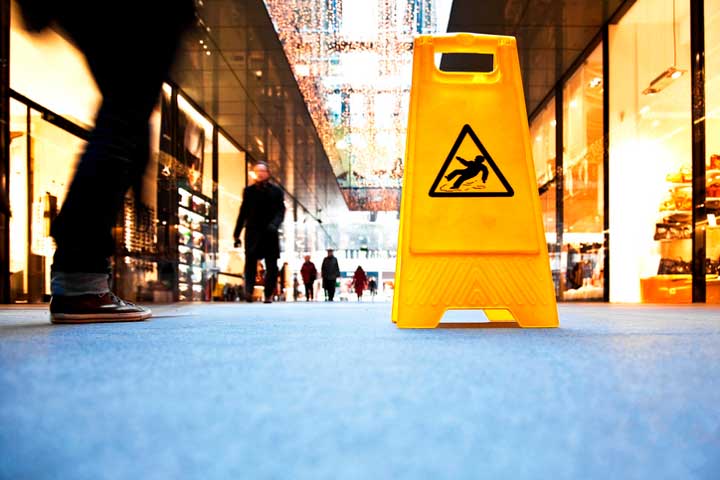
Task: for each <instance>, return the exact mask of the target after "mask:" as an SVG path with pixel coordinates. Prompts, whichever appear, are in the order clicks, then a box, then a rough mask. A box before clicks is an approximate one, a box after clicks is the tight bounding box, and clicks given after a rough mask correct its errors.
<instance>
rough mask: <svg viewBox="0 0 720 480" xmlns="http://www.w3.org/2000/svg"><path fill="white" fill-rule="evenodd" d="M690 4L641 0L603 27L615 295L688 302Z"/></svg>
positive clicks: (612, 292)
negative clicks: (607, 30)
mask: <svg viewBox="0 0 720 480" xmlns="http://www.w3.org/2000/svg"><path fill="white" fill-rule="evenodd" d="M688 8H689V2H686V1H674V2H668V1H665V0H662V1H661V0H639V1H638V2H637V3H635V5H634V6H633V7H632V8H631V9H630V10H629V11H628V13H627V14H626V15H625V16H624V17H623V18H622V20H621V21H620V22H619V23H618V24H617V25H611V26H610V45H609V47H610V86H609V88H610V112H609V113H610V167H609V168H610V172H609V174H610V178H609V188H610V204H609V208H610V211H609V215H610V218H609V220H610V245H611V250H610V262H611V264H610V275H611V279H610V289H611V290H610V300H611V301H613V302H640V301H642V302H662V303H688V302H691V301H692V288H691V285H692V277H691V263H692V248H691V245H692V239H691V236H692V225H691V216H692V212H691V210H692V169H691V166H692V149H691V148H692V145H691V141H692V132H691V110H690V80H691V79H690V74H689V73H688V72H689V70H690V21H689V10H688ZM710 46H712V45H711V44H710ZM708 136H711V135H710V133H708Z"/></svg>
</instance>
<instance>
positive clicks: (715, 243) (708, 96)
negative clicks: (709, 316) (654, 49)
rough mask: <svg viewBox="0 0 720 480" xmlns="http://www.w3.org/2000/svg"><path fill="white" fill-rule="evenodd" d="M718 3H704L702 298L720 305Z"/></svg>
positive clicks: (719, 13)
mask: <svg viewBox="0 0 720 480" xmlns="http://www.w3.org/2000/svg"><path fill="white" fill-rule="evenodd" d="M718 132H720V0H705V142H706V143H705V155H706V164H705V168H706V171H705V176H706V195H707V198H706V201H705V205H706V208H707V230H706V236H705V251H706V259H705V264H706V270H707V280H706V281H707V283H706V291H707V293H706V296H707V302H708V303H720V278H718V274H720V136H718Z"/></svg>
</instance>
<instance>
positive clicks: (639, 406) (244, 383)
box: [0, 303, 720, 480]
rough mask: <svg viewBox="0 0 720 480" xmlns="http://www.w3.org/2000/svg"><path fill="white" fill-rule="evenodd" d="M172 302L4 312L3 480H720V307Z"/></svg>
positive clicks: (0, 391) (0, 361)
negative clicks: (430, 307) (132, 309)
mask: <svg viewBox="0 0 720 480" xmlns="http://www.w3.org/2000/svg"><path fill="white" fill-rule="evenodd" d="M155 312H156V314H157V317H156V318H155V319H153V320H152V321H150V322H145V323H126V324H113V325H108V324H105V325H84V326H52V325H50V324H49V323H48V320H47V313H46V312H45V311H44V310H38V309H24V310H21V309H0V478H2V479H63V480H65V479H106V478H107V479H116V478H117V479H133V480H141V479H142V480H144V479H182V478H197V479H249V478H253V479H254V478H278V479H364V480H365V479H370V480H378V479H386V478H387V479H426V478H427V479H437V478H447V479H459V478H473V479H474V478H489V479H525V478H528V479H530V478H532V479H536V478H537V479H718V478H720V308H711V307H678V308H671V307H664V308H661V307H630V306H609V305H562V306H561V307H560V320H561V328H560V329H557V330H519V329H478V330H447V329H444V330H423V331H418V330H397V329H396V328H395V327H394V326H393V324H392V323H390V320H389V314H390V305H389V304H361V305H358V304H332V305H330V304H304V303H301V304H273V305H262V304H252V305H188V306H182V307H180V306H167V307H157V308H155Z"/></svg>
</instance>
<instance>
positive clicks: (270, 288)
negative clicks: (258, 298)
mask: <svg viewBox="0 0 720 480" xmlns="http://www.w3.org/2000/svg"><path fill="white" fill-rule="evenodd" d="M277 262H278V259H277V258H267V257H266V258H265V303H270V302H271V301H272V297H273V294H274V293H275V290H276V289H277V279H278V266H277ZM268 300H269V301H270V302H268Z"/></svg>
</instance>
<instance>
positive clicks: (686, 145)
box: [0, 0, 720, 304]
mask: <svg viewBox="0 0 720 480" xmlns="http://www.w3.org/2000/svg"><path fill="white" fill-rule="evenodd" d="M3 3H7V5H5V7H4V8H5V10H8V9H9V14H10V15H9V16H6V17H7V18H9V22H6V24H5V25H4V26H3V28H4V29H6V31H5V35H6V36H7V37H8V39H9V42H8V44H9V45H6V46H5V47H4V48H5V49H6V50H7V52H6V53H7V55H8V57H9V60H10V62H9V70H8V71H7V72H6V73H7V78H6V79H5V80H3V81H4V82H5V84H4V85H3V92H5V93H4V98H3V99H2V106H3V114H4V115H5V117H4V118H7V123H6V124H5V128H4V131H3V132H2V134H3V135H4V137H3V138H4V139H5V140H6V141H5V142H4V150H3V158H4V164H3V165H2V168H3V172H4V177H3V178H4V185H5V189H6V192H7V193H8V195H9V198H10V203H11V205H12V217H10V218H6V219H5V223H4V224H2V225H0V227H2V235H0V237H1V238H0V242H2V245H3V248H2V249H1V251H0V256H2V257H3V258H4V260H3V261H2V262H0V263H1V264H2V266H3V267H2V268H3V272H0V273H2V275H0V293H1V294H2V295H1V296H0V297H1V298H2V300H3V301H4V302H5V303H19V304H22V303H30V304H32V303H42V302H45V301H47V300H48V298H49V293H50V290H49V282H50V280H49V272H50V266H51V263H52V254H53V251H54V248H55V247H54V243H53V240H52V238H51V237H50V234H49V225H50V223H51V222H52V220H53V219H54V218H55V216H56V215H57V212H58V211H59V210H60V208H61V207H62V204H63V199H64V196H65V193H66V191H67V188H68V182H69V180H70V178H71V175H72V172H73V168H74V165H75V163H76V161H77V159H78V156H79V154H80V153H81V152H82V151H83V148H84V144H85V141H86V139H87V138H88V133H89V131H90V129H92V127H93V123H94V114H95V111H96V109H97V107H98V104H99V101H100V95H99V92H98V91H97V88H96V87H95V84H94V82H93V79H92V76H91V75H90V73H89V70H88V68H87V66H86V65H85V63H84V59H83V57H82V55H81V54H80V53H79V51H78V50H77V49H76V48H75V47H74V46H73V45H72V43H71V42H69V41H68V40H67V39H66V38H65V37H64V36H63V35H62V33H61V32H60V33H58V32H55V31H48V32H45V33H43V34H41V35H35V34H31V33H28V32H27V31H26V30H24V29H23V27H22V21H21V19H20V16H19V13H18V8H16V7H15V4H14V3H12V2H7V1H5V2H3ZM376 3H377V4H375V3H373V2H370V4H369V6H368V5H366V4H365V3H363V2H354V1H340V0H337V1H335V0H311V1H299V0H297V1H275V0H267V1H265V2H262V1H260V0H255V1H229V0H228V1H205V2H198V10H197V15H198V17H197V22H196V23H195V25H194V26H193V28H192V30H191V31H190V32H189V33H188V34H187V35H186V37H185V39H184V41H183V44H182V49H181V52H180V55H179V57H178V59H177V62H176V65H175V67H174V70H173V72H172V74H171V77H170V78H169V79H168V81H167V83H166V84H165V86H164V88H163V94H162V96H161V98H159V99H158V102H157V108H156V110H155V112H154V113H153V115H152V119H151V130H152V138H151V163H150V165H149V167H148V169H147V173H146V176H145V180H144V188H143V189H142V198H138V197H136V196H133V195H132V194H131V193H128V196H127V201H126V205H125V208H124V214H123V215H122V216H121V217H122V218H118V221H117V225H116V229H115V239H116V252H115V255H114V258H113V266H114V276H113V281H114V285H115V288H116V290H118V292H119V293H120V294H121V295H123V296H124V297H126V298H128V299H131V300H134V301H139V302H153V303H163V302H168V301H171V302H172V301H181V302H184V301H224V300H227V299H228V298H230V297H232V295H227V293H228V291H232V289H233V288H234V287H237V286H239V285H242V283H243V264H244V254H243V250H242V247H241V248H235V247H234V246H233V238H232V230H233V228H234V223H235V219H236V218H237V212H238V209H239V206H240V200H241V197H242V191H243V189H244V187H245V186H246V185H248V184H251V183H252V182H253V178H252V174H253V173H252V168H251V167H252V165H253V164H254V163H255V162H258V161H262V162H267V163H268V164H269V165H270V168H271V172H272V177H273V179H274V181H275V182H276V183H277V184H278V185H280V186H281V188H282V189H283V190H284V192H285V194H286V195H285V203H286V218H285V221H284V222H283V225H282V229H281V259H280V261H281V264H282V263H285V262H287V263H288V272H293V273H297V272H299V269H300V266H301V264H302V261H303V257H304V256H305V255H310V256H311V258H312V259H313V261H314V262H315V263H316V264H319V262H321V261H322V258H323V257H324V256H325V250H326V249H327V248H333V249H335V252H336V256H337V257H338V258H339V259H340V267H341V271H342V277H343V278H342V281H341V285H340V287H341V297H342V298H343V299H344V298H345V297H347V296H350V294H349V290H348V286H349V283H350V280H349V277H351V276H352V274H353V272H354V271H355V269H356V268H357V266H358V265H361V266H362V267H363V268H364V270H365V271H366V272H368V276H369V277H372V278H374V279H375V280H376V283H377V285H378V294H379V295H380V297H381V298H384V299H390V298H392V295H393V289H394V284H395V264H396V252H397V247H398V245H397V243H398V242H397V238H398V226H399V220H400V192H401V189H402V178H403V169H404V157H405V142H406V133H407V132H406V130H407V117H408V105H409V93H410V85H411V74H412V39H413V37H414V36H416V35H418V34H439V33H445V32H459V31H464V32H480V33H486V34H499V35H513V36H515V37H516V38H517V41H518V48H519V59H520V65H521V71H522V75H523V86H524V92H525V100H526V109H527V112H528V121H529V128H530V143H531V145H532V155H533V159H534V164H535V170H536V181H537V188H538V190H539V193H540V199H541V204H542V215H543V222H544V227H545V235H546V241H547V248H548V251H549V254H550V263H551V269H552V275H553V282H554V285H555V290H556V297H557V299H558V300H560V301H578V300H581V301H601V302H623V303H692V302H695V303H705V302H707V303H720V280H719V279H718V273H719V271H718V270H719V269H720V263H719V262H720V227H718V224H717V215H718V213H720V212H718V210H719V209H720V190H718V189H719V188H720V145H718V144H715V143H713V142H715V141H716V140H713V139H714V138H715V136H713V135H711V134H709V132H711V131H712V128H715V127H716V125H715V123H714V122H716V121H717V117H718V115H717V110H718V108H720V106H719V105H720V98H716V96H717V94H716V93H714V92H715V90H714V89H713V88H712V82H713V81H714V80H715V78H716V77H715V75H714V73H713V72H715V71H716V70H719V69H720V60H718V57H719V56H720V55H718V54H717V52H715V51H714V50H713V48H714V45H716V42H715V40H716V39H715V37H714V35H715V28H716V26H717V24H718V21H719V20H718V18H720V17H718V15H720V13H718V12H720V3H718V2H716V1H715V0H707V1H699V2H698V1H689V0H675V1H674V2H673V1H672V0H638V1H620V0H610V1H603V2H582V1H577V2H560V3H558V2H545V1H529V2H528V1H522V0H513V1H507V2H505V1H503V2H500V1H492V2H484V6H483V14H482V15H478V14H477V8H478V7H477V5H476V4H475V3H474V2H471V1H455V2H452V1H451V0H387V1H380V2H376ZM698 12H700V13H698ZM349 18H352V19H353V21H352V22H349V21H348V20H347V19H349ZM538 18H542V21H541V22H540V23H538V20H537V19H538ZM8 46H9V48H8ZM698 55H700V57H697V56H698ZM696 57H697V58H700V59H702V62H700V64H698V62H693V61H691V60H692V59H693V58H696ZM463 62H464V63H466V64H463ZM468 62H470V60H467V59H462V58H460V59H456V58H455V57H453V56H450V55H444V56H442V58H438V60H437V63H438V67H439V68H442V69H453V68H456V69H460V70H462V69H463V68H467V67H469V66H470V65H468V64H467V63H468ZM719 73H720V71H719ZM716 107H718V108H716ZM284 281H285V284H286V287H287V288H289V289H292V276H291V274H289V273H288V274H287V278H285V280H284ZM303 295H304V294H303V292H302V291H301V292H300V297H302V296H303ZM301 299H302V298H301Z"/></svg>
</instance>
